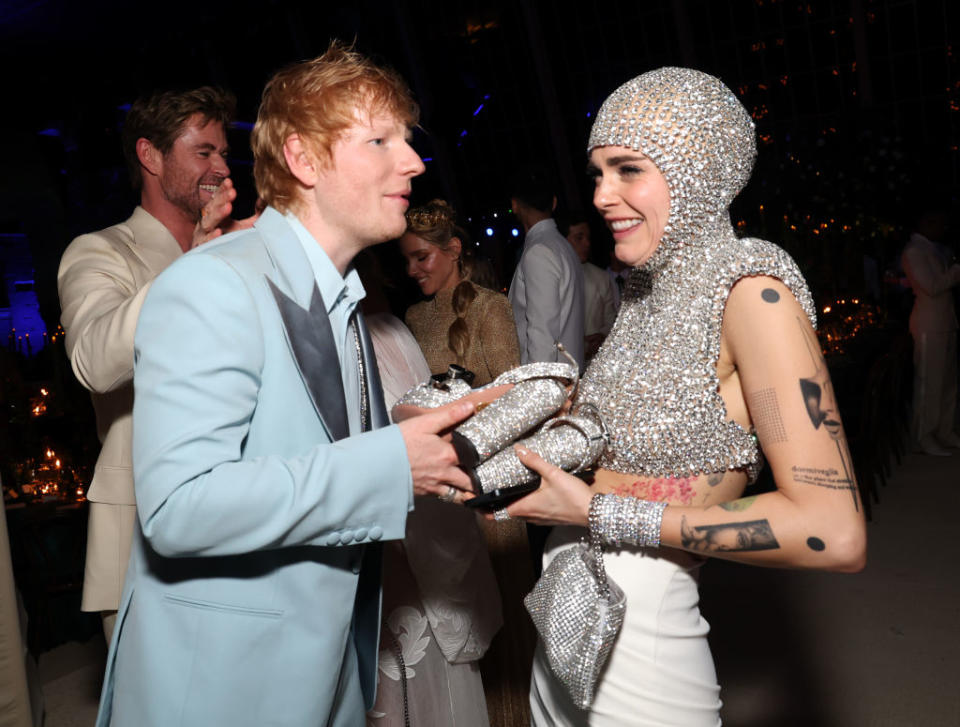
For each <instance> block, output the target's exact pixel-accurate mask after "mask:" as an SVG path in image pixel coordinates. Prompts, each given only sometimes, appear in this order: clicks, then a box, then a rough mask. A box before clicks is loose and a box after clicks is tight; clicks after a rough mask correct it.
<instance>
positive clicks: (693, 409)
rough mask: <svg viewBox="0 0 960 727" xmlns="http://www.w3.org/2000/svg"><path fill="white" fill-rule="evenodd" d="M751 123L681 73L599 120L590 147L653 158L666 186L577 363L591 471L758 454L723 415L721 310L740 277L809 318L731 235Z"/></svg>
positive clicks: (637, 85)
mask: <svg viewBox="0 0 960 727" xmlns="http://www.w3.org/2000/svg"><path fill="white" fill-rule="evenodd" d="M754 137H755V133H754V128H753V122H752V120H751V119H750V115H749V114H748V113H747V111H746V109H745V108H743V106H742V104H741V103H740V102H739V100H738V99H737V97H736V96H735V95H734V94H733V93H732V92H731V91H730V90H729V89H728V88H727V87H726V86H724V85H723V83H722V82H720V81H719V80H718V79H716V78H714V77H713V76H709V75H707V74H705V73H702V72H700V71H694V70H690V69H684V68H661V69H659V70H656V71H650V72H649V73H644V74H643V75H641V76H638V77H637V78H634V79H633V80H631V81H628V82H627V83H625V84H624V85H623V86H621V87H620V88H618V89H617V90H616V91H614V92H613V93H612V94H611V95H610V97H609V98H608V99H607V100H606V101H605V102H604V104H603V106H602V107H601V109H600V112H599V113H598V114H597V118H596V121H595V122H594V126H593V129H592V131H591V133H590V140H589V144H588V151H590V150H593V149H595V148H597V147H600V146H623V147H627V148H629V149H632V150H633V151H637V152H640V153H642V154H644V155H646V156H647V157H648V158H650V159H651V161H653V162H654V163H655V164H656V165H657V168H658V169H659V170H660V171H661V172H662V173H663V175H664V178H665V179H666V182H667V186H668V187H669V190H670V213H669V218H668V220H667V224H666V227H665V231H664V235H663V237H662V239H661V241H660V243H659V245H658V247H657V249H656V251H655V252H654V254H653V255H652V256H651V257H650V259H649V260H648V261H647V262H646V263H644V264H643V265H642V266H640V267H638V268H634V269H633V270H632V271H631V272H630V275H629V278H628V280H627V283H626V285H625V286H624V293H623V301H622V305H621V308H620V313H619V315H618V316H617V320H616V322H615V323H614V326H613V329H612V330H611V332H610V335H609V336H608V337H607V339H606V340H605V341H604V343H603V345H602V346H601V348H600V350H599V352H598V353H597V354H596V356H595V357H594V358H593V361H592V362H591V364H590V366H589V367H588V368H587V371H586V372H585V374H584V376H583V379H582V380H581V382H580V388H579V392H578V395H577V400H576V401H577V403H578V404H593V405H594V406H596V407H597V409H598V410H599V411H600V414H601V416H602V418H603V421H604V422H605V424H606V425H607V427H608V430H609V433H610V440H611V441H610V446H609V447H608V448H607V449H606V451H605V452H604V454H602V455H601V458H600V460H599V462H598V463H597V464H598V466H601V467H604V468H606V469H610V470H614V471H617V472H624V473H633V474H643V475H657V476H675V477H683V476H690V475H696V474H703V473H712V472H723V471H726V470H728V469H737V468H745V469H747V470H748V471H751V470H753V469H754V468H755V466H756V464H757V462H758V461H759V450H758V447H757V442H756V438H755V437H754V436H753V435H752V434H751V433H750V432H748V431H746V430H745V429H744V428H743V427H741V426H740V425H739V424H737V423H736V422H733V421H729V420H728V416H727V412H726V407H725V406H724V403H723V400H722V398H721V396H720V393H719V385H720V382H719V380H718V378H717V371H716V368H717V360H718V358H719V355H720V332H721V324H722V322H723V311H724V306H725V305H726V301H727V298H728V296H729V294H730V290H731V288H732V287H733V285H734V284H735V283H736V282H737V281H738V280H739V279H740V278H742V277H745V276H756V275H767V276H771V277H774V278H777V279H779V280H781V281H782V282H783V283H784V284H785V285H786V286H787V287H788V288H789V289H790V290H791V291H792V292H793V294H794V296H795V297H796V298H797V300H798V301H799V303H800V305H801V306H802V308H803V310H804V311H805V312H806V314H807V316H808V317H809V319H810V321H811V323H813V325H814V326H816V313H815V308H814V304H813V299H812V298H811V296H810V292H809V290H808V289H807V285H806V282H805V281H804V279H803V276H802V275H801V274H800V271H799V270H798V268H797V266H796V264H795V263H794V261H793V260H792V258H790V256H789V255H787V253H786V252H784V251H783V250H781V249H780V248H779V247H777V246H776V245H774V244H772V243H769V242H765V241H763V240H758V239H739V238H737V236H736V235H735V233H734V230H733V226H732V225H731V223H730V216H729V213H728V211H727V208H728V207H729V205H730V202H731V201H732V200H733V198H734V197H735V196H736V194H737V193H738V192H739V191H740V189H741V188H742V187H743V186H744V184H746V182H747V180H748V179H749V177H750V172H751V170H752V168H753V163H754V159H755V158H756V142H755V138H754Z"/></svg>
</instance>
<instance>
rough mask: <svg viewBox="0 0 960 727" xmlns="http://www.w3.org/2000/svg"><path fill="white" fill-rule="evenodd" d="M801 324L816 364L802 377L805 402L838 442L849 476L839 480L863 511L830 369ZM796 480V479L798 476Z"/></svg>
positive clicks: (811, 414) (815, 419) (816, 426)
mask: <svg viewBox="0 0 960 727" xmlns="http://www.w3.org/2000/svg"><path fill="white" fill-rule="evenodd" d="M797 325H799V326H800V335H801V336H803V341H804V343H806V344H807V353H809V354H810V361H811V363H812V364H813V373H812V374H811V375H810V376H809V377H806V378H802V379H800V394H801V395H802V396H803V403H804V405H805V406H806V409H807V414H808V415H809V417H810V423H811V424H813V428H814V429H820V426H821V425H822V426H823V428H824V430H825V431H826V432H827V434H828V435H829V436H830V439H832V440H833V441H834V443H835V444H836V446H837V454H838V455H840V462H841V463H842V465H843V473H844V475H845V477H844V478H843V480H839V482H844V483H846V487H845V488H844V489H847V490H849V491H850V495H851V497H853V507H854V509H856V510H857V512H859V511H860V502H859V499H858V496H857V487H856V483H855V482H854V479H853V474H852V473H853V463H852V462H851V461H850V452H849V450H848V449H847V442H846V437H845V436H844V434H843V424H841V423H840V412H839V409H838V406H837V399H836V396H835V395H834V393H833V383H832V382H831V381H830V372H829V371H827V365H826V363H824V360H823V357H822V356H821V355H820V349H819V345H818V344H817V339H816V336H814V335H813V333H812V331H810V329H808V328H807V327H806V326H804V325H803V322H802V321H801V320H800V319H799V318H797ZM811 339H812V340H811ZM794 469H796V468H794ZM794 479H796V475H795V476H794ZM809 484H817V483H809Z"/></svg>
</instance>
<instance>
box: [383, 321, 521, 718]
mask: <svg viewBox="0 0 960 727" xmlns="http://www.w3.org/2000/svg"><path fill="white" fill-rule="evenodd" d="M366 322H367V327H368V328H369V330H370V337H371V339H372V341H373V347H374V349H375V351H376V354H377V364H378V369H379V371H380V379H381V381H382V383H383V390H384V398H385V399H386V404H387V408H388V409H390V408H391V407H392V406H393V404H394V403H395V402H396V400H397V399H399V398H400V396H402V395H403V394H404V393H405V392H406V391H407V390H409V389H410V388H412V387H413V386H415V385H416V384H418V383H421V382H423V381H426V380H427V379H428V378H429V377H430V369H429V368H428V366H427V363H426V361H425V360H424V358H423V354H422V353H421V352H420V347H419V346H418V345H417V342H416V340H415V339H414V338H413V335H412V334H411V333H410V331H409V330H408V329H407V328H406V326H404V325H403V323H402V322H401V321H400V320H398V319H397V318H395V317H394V316H392V315H389V314H384V313H378V314H374V315H370V316H366ZM383 616H384V625H383V628H382V629H381V637H380V667H379V674H378V676H379V683H378V687H377V700H376V703H375V704H374V706H373V709H371V710H370V711H369V712H367V725H368V727H403V725H404V698H403V684H404V682H403V680H402V679H401V666H400V663H401V659H400V658H398V654H397V651H398V650H399V652H400V656H401V657H402V663H403V667H404V670H405V675H406V690H407V708H408V711H409V721H410V724H411V725H437V726H438V727H439V726H441V725H442V726H443V727H448V726H449V727H487V726H488V725H489V720H488V717H487V704H486V700H485V698H484V693H483V684H482V682H481V678H480V670H479V668H478V660H479V658H480V657H481V656H482V655H483V653H484V652H485V651H486V649H487V647H488V646H489V644H490V640H491V639H492V638H493V635H494V634H495V633H496V631H497V630H498V629H499V628H500V625H501V623H502V617H501V610H500V597H499V594H498V591H497V587H496V582H495V580H494V576H493V570H492V568H491V566H490V559H489V556H488V554H487V552H486V547H485V545H484V541H483V538H482V536H481V534H480V529H479V527H478V526H477V520H476V515H475V514H474V513H473V512H472V511H471V510H467V509H466V508H463V507H460V506H457V505H449V504H446V503H442V502H440V501H439V500H437V499H436V498H418V499H417V503H416V508H415V509H414V511H413V512H411V513H410V516H409V517H408V519H407V537H406V539H405V540H404V541H403V543H402V544H401V543H398V542H393V543H390V544H388V545H387V547H386V548H385V551H384V582H383Z"/></svg>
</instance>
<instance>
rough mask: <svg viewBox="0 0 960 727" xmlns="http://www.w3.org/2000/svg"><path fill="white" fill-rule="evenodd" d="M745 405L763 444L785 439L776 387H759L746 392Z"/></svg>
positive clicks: (777, 442) (785, 433) (776, 442)
mask: <svg viewBox="0 0 960 727" xmlns="http://www.w3.org/2000/svg"><path fill="white" fill-rule="evenodd" d="M747 407H749V409H750V418H751V419H753V423H754V426H755V427H756V428H757V434H758V435H759V436H760V441H761V442H763V444H764V445H768V444H779V443H780V442H786V441H787V430H786V429H785V428H784V426H783V417H782V416H780V404H779V403H778V402H777V392H776V389H760V390H759V391H755V392H753V393H751V394H747Z"/></svg>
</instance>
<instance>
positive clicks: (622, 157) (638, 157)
mask: <svg viewBox="0 0 960 727" xmlns="http://www.w3.org/2000/svg"><path fill="white" fill-rule="evenodd" d="M646 160H647V157H646V156H645V155H644V154H618V155H617V156H615V157H607V159H606V160H605V161H604V164H606V165H607V166H608V167H615V166H616V165H617V164H623V163H624V162H643V161H646Z"/></svg>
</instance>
